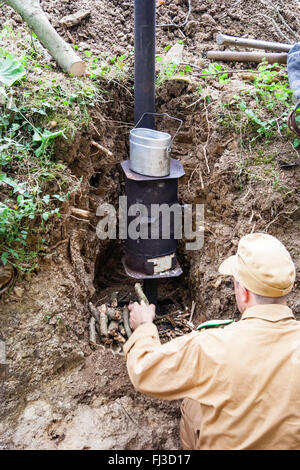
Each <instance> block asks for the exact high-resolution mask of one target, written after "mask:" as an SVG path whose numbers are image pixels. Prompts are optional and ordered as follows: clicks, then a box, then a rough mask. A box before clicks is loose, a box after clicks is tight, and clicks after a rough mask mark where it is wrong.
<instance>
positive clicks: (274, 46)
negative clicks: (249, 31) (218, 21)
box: [216, 33, 293, 52]
mask: <svg viewBox="0 0 300 470" xmlns="http://www.w3.org/2000/svg"><path fill="white" fill-rule="evenodd" d="M216 41H217V44H220V45H221V44H225V45H229V44H233V45H235V46H239V47H252V48H253V49H266V50H269V51H275V52H289V50H290V49H291V48H292V47H293V44H284V43H281V42H270V41H261V40H258V39H249V38H238V37H235V36H228V35H227V34H222V33H220V34H218V35H217V37H216Z"/></svg>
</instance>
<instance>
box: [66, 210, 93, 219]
mask: <svg viewBox="0 0 300 470" xmlns="http://www.w3.org/2000/svg"><path fill="white" fill-rule="evenodd" d="M71 214H74V215H78V217H83V218H85V219H89V217H90V216H91V215H92V214H91V212H90V211H86V210H84V209H78V208H77V207H71Z"/></svg>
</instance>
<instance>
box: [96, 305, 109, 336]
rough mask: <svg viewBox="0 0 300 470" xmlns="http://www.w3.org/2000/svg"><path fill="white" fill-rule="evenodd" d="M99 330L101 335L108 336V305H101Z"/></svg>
mask: <svg viewBox="0 0 300 470" xmlns="http://www.w3.org/2000/svg"><path fill="white" fill-rule="evenodd" d="M98 323H99V328H100V333H101V335H102V336H105V337H107V336H108V329H107V323H108V316H107V315H106V305H105V304H103V305H100V307H99V322H98Z"/></svg>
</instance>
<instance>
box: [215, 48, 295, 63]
mask: <svg viewBox="0 0 300 470" xmlns="http://www.w3.org/2000/svg"><path fill="white" fill-rule="evenodd" d="M207 58H208V59H213V60H220V61H224V62H234V61H235V62H262V61H263V60H264V59H265V60H266V61H267V62H268V63H269V64H274V63H278V64H286V62H287V53H285V52H282V53H278V54H277V53H275V52H234V51H208V52H207Z"/></svg>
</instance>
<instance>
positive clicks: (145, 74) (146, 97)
mask: <svg viewBox="0 0 300 470" xmlns="http://www.w3.org/2000/svg"><path fill="white" fill-rule="evenodd" d="M155 26H156V0H135V1H134V122H135V124H136V125H137V127H147V128H148V129H155V119H154V116H149V115H146V116H145V117H144V118H143V119H142V121H141V122H140V123H139V120H140V119H141V117H142V116H143V114H144V113H147V112H148V113H154V112H155ZM144 292H145V295H146V297H147V298H148V300H149V302H150V303H152V304H154V305H156V306H157V281H156V279H145V280H144Z"/></svg>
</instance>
